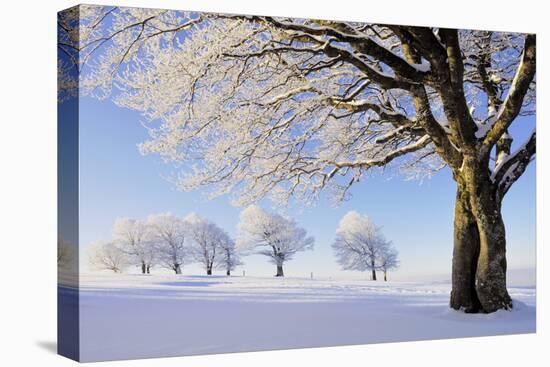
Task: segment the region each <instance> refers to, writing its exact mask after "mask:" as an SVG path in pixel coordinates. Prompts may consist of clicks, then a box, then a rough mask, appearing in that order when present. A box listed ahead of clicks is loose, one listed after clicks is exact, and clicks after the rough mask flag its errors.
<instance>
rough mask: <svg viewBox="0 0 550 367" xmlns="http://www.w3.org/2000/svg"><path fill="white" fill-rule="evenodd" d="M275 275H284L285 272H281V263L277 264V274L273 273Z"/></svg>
mask: <svg viewBox="0 0 550 367" xmlns="http://www.w3.org/2000/svg"><path fill="white" fill-rule="evenodd" d="M275 276H276V277H284V276H285V274H284V272H283V266H282V265H277V275H275Z"/></svg>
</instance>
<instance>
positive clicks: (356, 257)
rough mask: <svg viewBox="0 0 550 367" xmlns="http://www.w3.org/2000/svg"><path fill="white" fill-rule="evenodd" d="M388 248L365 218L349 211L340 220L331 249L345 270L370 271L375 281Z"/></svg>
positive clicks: (377, 228)
mask: <svg viewBox="0 0 550 367" xmlns="http://www.w3.org/2000/svg"><path fill="white" fill-rule="evenodd" d="M388 246H389V244H388V241H386V239H385V238H384V236H383V235H382V232H381V230H380V228H379V227H377V226H376V225H375V224H374V223H373V222H372V221H371V220H370V219H369V218H368V217H367V216H364V215H361V214H359V213H357V212H355V211H350V212H348V213H347V214H346V215H344V217H343V218H342V219H341V220H340V224H339V226H338V229H337V230H336V239H335V241H334V243H333V244H332V248H333V249H334V252H335V254H336V258H337V261H338V263H339V264H340V265H341V266H342V268H343V269H345V270H359V271H370V272H371V274H372V275H371V279H372V280H376V270H378V269H380V263H379V260H380V258H381V256H382V255H383V254H384V252H385V249H386V248H387V247H388Z"/></svg>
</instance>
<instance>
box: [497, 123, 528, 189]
mask: <svg viewBox="0 0 550 367" xmlns="http://www.w3.org/2000/svg"><path fill="white" fill-rule="evenodd" d="M536 135H537V133H536V130H535V131H533V133H532V134H531V136H530V137H529V139H528V140H527V142H526V143H525V144H524V145H523V146H522V147H521V148H519V149H518V150H517V151H516V152H515V153H514V154H512V155H510V156H508V157H507V158H506V159H504V160H503V161H502V162H501V163H500V164H499V165H498V166H497V167H495V170H494V172H493V175H492V176H491V178H492V180H493V182H495V184H496V185H497V190H498V197H499V198H500V199H502V198H503V197H504V195H506V193H507V192H508V190H509V189H510V187H511V186H512V185H513V184H514V182H516V181H517V180H518V179H519V178H520V177H521V175H522V174H523V173H524V172H525V170H526V169H527V166H528V165H529V163H530V162H531V161H532V160H533V158H534V157H535V154H536V139H537V137H536Z"/></svg>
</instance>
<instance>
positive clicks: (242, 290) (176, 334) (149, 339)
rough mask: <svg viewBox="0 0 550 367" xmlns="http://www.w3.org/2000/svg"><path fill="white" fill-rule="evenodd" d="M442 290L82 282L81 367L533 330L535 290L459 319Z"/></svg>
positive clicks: (256, 282) (118, 278) (285, 282)
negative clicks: (508, 305)
mask: <svg viewBox="0 0 550 367" xmlns="http://www.w3.org/2000/svg"><path fill="white" fill-rule="evenodd" d="M449 289H450V287H449V284H420V283H395V282H387V283H384V282H371V281H349V280H346V281H342V280H315V279H314V280H311V279H296V278H285V279H280V278H254V277H224V276H209V277H207V276H175V275H152V276H142V275H130V274H126V275H108V274H93V275H92V274H88V275H86V274H84V275H82V277H81V293H80V307H81V308H80V320H81V331H80V333H81V337H80V345H81V359H82V360H83V361H94V360H109V359H126V358H143V357H159V356H175V355H192V354H206V353H222V352H241V351H257V350H270V349H285V348H303V347H322V346H336V345H349V344H365V343H380V342H396V341H408V340H423V339H438V338H454V337H466V336H483V335H500V334H516V333H530V332H534V331H535V289H534V287H516V288H514V287H510V288H509V291H510V293H511V296H512V298H513V299H514V304H515V309H514V310H513V311H511V312H507V311H499V312H497V313H494V314H490V315H466V314H463V313H459V312H455V311H452V310H450V309H449V308H448V306H447V304H448V298H449Z"/></svg>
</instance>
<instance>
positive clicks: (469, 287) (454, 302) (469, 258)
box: [450, 185, 481, 313]
mask: <svg viewBox="0 0 550 367" xmlns="http://www.w3.org/2000/svg"><path fill="white" fill-rule="evenodd" d="M469 201H470V198H469V194H468V191H467V190H466V188H465V187H464V186H463V185H462V187H460V186H459V188H458V189H457V194H456V202H455V213H454V216H455V218H454V248H453V262H452V290H451V302H450V306H451V308H453V309H455V310H463V311H464V312H467V313H475V312H478V311H479V310H480V309H481V304H480V302H479V299H478V297H477V292H476V288H475V276H476V270H477V261H478V257H479V233H478V231H477V223H476V220H475V218H474V215H473V213H472V212H471V210H470V203H469Z"/></svg>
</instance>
